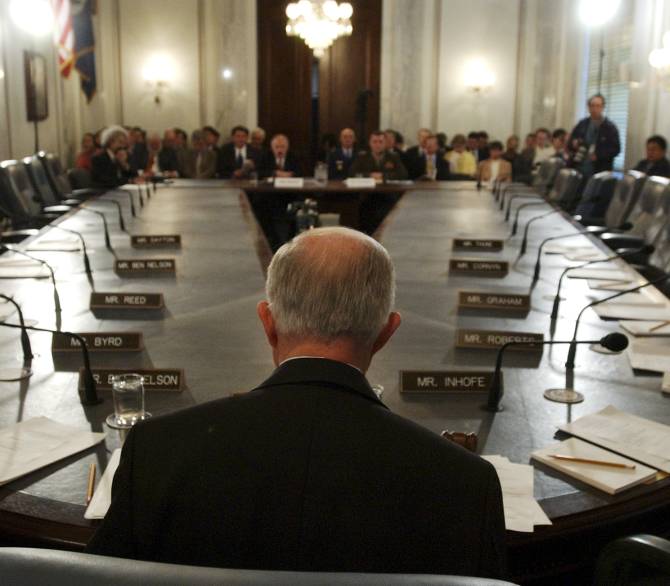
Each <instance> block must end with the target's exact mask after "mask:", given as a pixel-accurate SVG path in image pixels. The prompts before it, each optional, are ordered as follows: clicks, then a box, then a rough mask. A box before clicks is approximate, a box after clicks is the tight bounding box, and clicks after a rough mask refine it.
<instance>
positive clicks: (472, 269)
mask: <svg viewBox="0 0 670 586" xmlns="http://www.w3.org/2000/svg"><path fill="white" fill-rule="evenodd" d="M508 271H509V263H508V262H506V261H502V260H480V259H476V258H452V259H451V260H450V261H449V272H450V273H452V274H455V275H477V276H480V277H504V276H505V275H506V274H507V273H508Z"/></svg>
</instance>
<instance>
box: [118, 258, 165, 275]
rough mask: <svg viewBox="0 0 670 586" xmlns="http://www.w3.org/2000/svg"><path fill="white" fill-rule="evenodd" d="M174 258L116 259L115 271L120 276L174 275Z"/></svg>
mask: <svg viewBox="0 0 670 586" xmlns="http://www.w3.org/2000/svg"><path fill="white" fill-rule="evenodd" d="M176 268H177V267H176V264H175V261H174V259H173V258H144V259H128V260H117V261H114V272H115V273H116V274H117V275H119V277H147V276H152V275H153V276H161V277H162V276H170V277H171V276H174V274H175V271H176Z"/></svg>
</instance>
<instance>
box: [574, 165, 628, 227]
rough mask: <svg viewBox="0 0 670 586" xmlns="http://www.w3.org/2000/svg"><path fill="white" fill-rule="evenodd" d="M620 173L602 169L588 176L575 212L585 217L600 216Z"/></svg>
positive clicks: (611, 194)
mask: <svg viewBox="0 0 670 586" xmlns="http://www.w3.org/2000/svg"><path fill="white" fill-rule="evenodd" d="M621 178H622V175H621V173H616V172H614V171H602V172H600V173H596V174H595V175H592V176H591V177H589V180H588V181H587V183H586V187H584V191H583V192H582V196H581V198H580V200H579V203H578V204H577V207H576V210H575V213H576V214H578V215H580V216H582V217H587V218H602V217H604V215H605V212H606V211H607V209H608V208H609V205H610V202H611V201H612V197H614V190H615V189H616V186H617V183H618V182H619V181H620V180H621Z"/></svg>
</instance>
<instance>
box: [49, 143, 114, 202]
mask: <svg viewBox="0 0 670 586" xmlns="http://www.w3.org/2000/svg"><path fill="white" fill-rule="evenodd" d="M37 158H38V159H39V161H40V163H42V167H43V168H44V173H45V175H46V178H47V180H48V182H49V185H50V186H51V190H52V191H53V192H54V193H56V194H57V195H58V197H59V198H60V199H61V200H66V199H78V200H83V199H86V198H88V197H92V196H95V195H102V194H103V193H104V192H105V190H104V189H95V188H90V177H89V178H88V181H87V180H86V179H82V183H84V185H77V186H76V188H74V189H73V186H72V183H71V181H70V178H69V176H68V174H67V173H66V172H65V169H64V168H63V165H62V164H61V162H60V159H59V158H58V157H57V156H56V155H55V154H54V153H47V152H46V151H40V152H39V153H37ZM73 171H84V172H85V173H86V174H88V171H85V170H84V169H74V170H73Z"/></svg>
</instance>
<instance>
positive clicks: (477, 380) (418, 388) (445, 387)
mask: <svg viewBox="0 0 670 586" xmlns="http://www.w3.org/2000/svg"><path fill="white" fill-rule="evenodd" d="M500 376H501V378H500V382H501V383H502V373H501V375H500ZM492 379H493V372H491V371H485V372H482V371H478V370H401V371H400V392H401V393H459V394H460V393H473V392H474V393H479V392H486V391H488V390H489V387H490V386H491V380H492Z"/></svg>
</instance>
